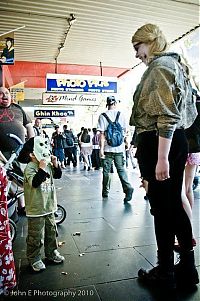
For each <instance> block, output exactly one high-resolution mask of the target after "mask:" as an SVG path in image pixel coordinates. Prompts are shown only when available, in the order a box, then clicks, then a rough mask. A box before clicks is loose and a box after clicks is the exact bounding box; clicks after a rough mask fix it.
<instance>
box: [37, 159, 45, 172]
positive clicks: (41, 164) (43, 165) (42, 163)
mask: <svg viewBox="0 0 200 301" xmlns="http://www.w3.org/2000/svg"><path fill="white" fill-rule="evenodd" d="M46 166H47V163H46V161H45V160H44V159H42V160H40V163H39V168H41V169H43V170H45V168H46Z"/></svg>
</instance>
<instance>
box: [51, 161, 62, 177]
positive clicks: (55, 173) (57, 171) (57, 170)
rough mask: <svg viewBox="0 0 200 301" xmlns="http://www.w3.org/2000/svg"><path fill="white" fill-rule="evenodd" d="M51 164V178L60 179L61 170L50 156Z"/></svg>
mask: <svg viewBox="0 0 200 301" xmlns="http://www.w3.org/2000/svg"><path fill="white" fill-rule="evenodd" d="M51 162H52V164H53V177H54V179H60V178H61V176H62V170H61V168H60V166H59V164H58V160H57V157H56V156H51Z"/></svg>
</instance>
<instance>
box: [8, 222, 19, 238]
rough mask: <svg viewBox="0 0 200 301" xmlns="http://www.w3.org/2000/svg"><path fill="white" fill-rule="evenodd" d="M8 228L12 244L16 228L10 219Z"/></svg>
mask: <svg viewBox="0 0 200 301" xmlns="http://www.w3.org/2000/svg"><path fill="white" fill-rule="evenodd" d="M9 226H10V236H11V241H12V242H13V241H14V240H15V238H16V236H17V226H16V224H15V222H14V221H13V220H12V219H11V218H9Z"/></svg>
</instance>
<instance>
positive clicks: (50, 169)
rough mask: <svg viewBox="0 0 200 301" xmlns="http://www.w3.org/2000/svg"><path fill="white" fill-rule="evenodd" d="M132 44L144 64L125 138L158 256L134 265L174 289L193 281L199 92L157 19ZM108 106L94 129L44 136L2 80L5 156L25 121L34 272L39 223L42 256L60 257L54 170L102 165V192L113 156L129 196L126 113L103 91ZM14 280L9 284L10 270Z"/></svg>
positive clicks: (144, 276)
mask: <svg viewBox="0 0 200 301" xmlns="http://www.w3.org/2000/svg"><path fill="white" fill-rule="evenodd" d="M132 45H133V49H134V51H135V53H136V57H137V58H139V59H140V60H141V61H142V62H143V63H144V64H145V65H146V67H147V69H146V71H145V72H144V74H143V76H142V78H141V81H140V83H139V85H138V86H137V88H136V91H135V93H134V96H133V109H132V114H131V117H130V126H134V127H135V136H134V139H133V140H132V143H131V144H132V145H133V144H135V145H136V146H137V152H136V158H137V161H138V165H139V170H140V173H141V177H142V179H143V181H144V182H145V183H146V186H145V187H146V189H147V196H148V200H149V203H150V207H151V209H150V212H151V214H152V215H153V217H154V228H155V236H156V242H157V257H158V264H157V266H156V267H154V268H153V269H151V270H145V269H143V268H141V269H140V270H139V271H138V279H139V280H140V281H142V282H143V283H144V284H145V285H147V286H152V285H158V286H163V287H165V288H167V290H169V291H174V289H175V288H176V287H177V286H181V287H184V286H194V285H196V284H197V283H198V282H199V278H198V272H197V269H196V267H195V258H194V250H193V247H194V246H195V239H194V237H193V232H192V217H191V214H192V213H191V211H192V206H193V201H194V196H193V194H192V182H193V178H194V172H195V169H196V166H198V165H199V164H200V144H199V141H200V139H199V132H200V130H199V116H198V114H197V109H198V111H199V105H197V103H198V101H199V100H198V95H197V93H196V97H195V93H194V91H193V88H192V85H191V81H190V78H189V73H188V70H187V66H186V65H185V64H184V62H183V61H182V59H181V57H180V56H179V55H178V54H177V53H171V52H168V51H167V50H168V43H167V40H166V38H165V36H164V34H163V33H162V31H161V30H160V28H159V27H158V26H156V25H154V24H146V25H144V26H142V27H140V28H139V29H138V30H137V31H136V32H135V33H134V34H133V36H132ZM106 107H107V110H106V112H105V113H102V114H100V116H99V120H98V124H97V127H96V128H93V129H92V131H91V130H90V129H88V128H86V127H82V128H81V131H80V133H78V134H77V136H75V135H74V133H73V131H72V130H71V129H68V126H67V125H63V126H62V127H61V126H60V125H55V131H54V132H53V134H52V136H51V137H48V136H47V134H46V133H45V132H44V131H43V129H42V127H41V123H40V120H39V119H36V120H35V125H34V127H33V126H32V125H31V120H30V118H29V117H28V116H27V114H26V113H25V112H24V111H23V110H22V108H20V107H19V106H18V105H15V104H11V99H10V93H9V91H8V89H6V88H3V87H1V88H0V119H1V122H0V137H1V140H0V141H1V142H0V150H1V152H2V155H4V156H5V157H6V158H8V157H9V155H10V152H11V151H12V150H13V148H14V147H15V146H14V145H12V143H11V142H9V140H8V139H7V138H6V134H7V132H8V131H11V129H12V132H13V131H15V132H16V134H17V135H20V137H21V139H22V140H23V142H25V134H24V131H22V129H24V127H25V128H26V129H27V139H28V140H27V141H26V143H25V144H24V147H23V149H22V151H21V154H20V158H19V161H21V162H22V163H26V164H27V166H26V168H25V171H24V191H25V206H26V211H27V212H26V214H27V217H28V237H27V258H28V261H29V263H30V265H31V267H32V269H33V270H34V271H35V272H38V271H42V270H44V269H45V268H46V267H45V264H44V263H43V261H42V259H41V255H40V250H41V243H40V241H41V231H42V229H44V228H45V235H46V236H47V237H48V243H46V245H45V256H46V257H47V259H49V260H51V261H54V262H55V263H62V262H63V261H64V257H63V256H62V255H61V254H59V252H58V251H57V241H56V231H55V221H54V216H53V213H54V211H55V210H56V195H55V187H54V183H53V177H54V178H60V177H61V174H62V170H64V169H65V168H66V166H67V165H68V166H69V165H70V164H71V163H72V165H73V167H74V168H76V167H77V164H78V162H81V161H83V170H87V171H90V170H92V169H94V170H99V169H100V168H102V174H103V177H102V197H103V198H108V196H109V191H110V183H111V171H112V167H113V164H114V165H115V167H116V171H117V174H118V176H119V179H120V181H121V184H122V189H123V192H124V194H125V196H124V202H125V203H126V202H130V201H131V199H132V195H133V192H134V189H133V187H132V185H131V184H130V182H129V179H128V174H127V171H126V168H125V166H126V153H128V152H127V149H128V147H127V140H126V137H127V132H128V124H127V118H125V116H124V115H123V112H120V111H119V110H118V108H117V99H116V98H115V97H114V96H108V97H107V100H106ZM13 116H14V117H13ZM11 117H12V118H11ZM112 135H113V136H112ZM195 135H196V136H195ZM197 136H198V139H195V138H196V137H197ZM4 139H5V140H4ZM42 139H44V141H43V142H41V141H42ZM3 141H6V142H3ZM194 141H196V142H194ZM195 143H196V144H195ZM38 145H40V146H41V145H42V148H41V149H40V148H38V147H39V146H38ZM47 145H48V146H47ZM188 145H189V149H188ZM44 149H45V151H44ZM50 150H51V151H52V155H51V154H50ZM46 152H47V153H46ZM41 154H42V156H41ZM78 154H79V158H77V157H78ZM35 203H37V204H38V206H37V207H36V206H35V205H34V204H35ZM41 208H42V210H41ZM188 208H189V209H188ZM0 234H1V233H0ZM0 238H1V237H0ZM175 239H177V242H178V246H179V253H180V262H179V263H178V264H174V243H175ZM12 283H13V285H14V283H15V278H13V279H12ZM7 288H8V287H7Z"/></svg>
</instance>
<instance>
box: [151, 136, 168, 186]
mask: <svg viewBox="0 0 200 301" xmlns="http://www.w3.org/2000/svg"><path fill="white" fill-rule="evenodd" d="M171 142H172V140H171V139H169V138H164V137H161V136H159V142H158V161H157V164H156V171H155V172H156V180H158V181H163V180H166V179H168V178H169V177H170V176H169V161H168V156H169V151H170V147H171Z"/></svg>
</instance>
